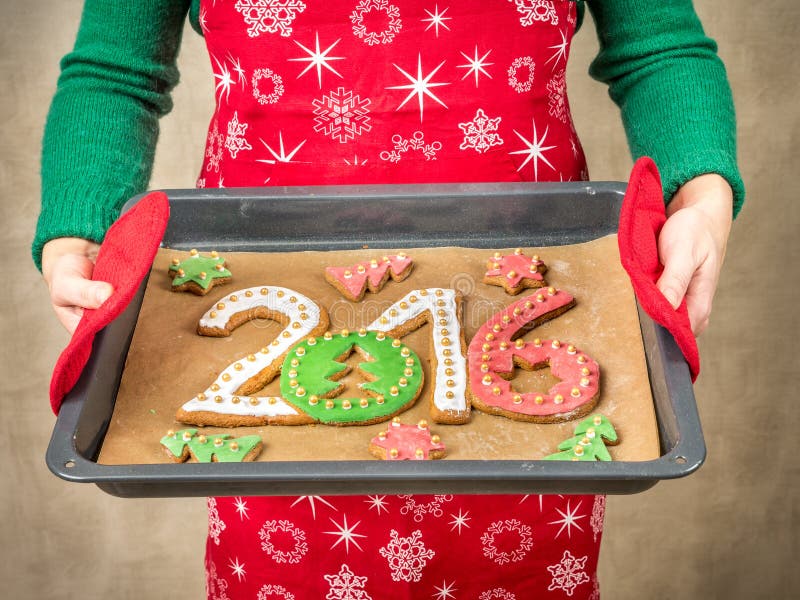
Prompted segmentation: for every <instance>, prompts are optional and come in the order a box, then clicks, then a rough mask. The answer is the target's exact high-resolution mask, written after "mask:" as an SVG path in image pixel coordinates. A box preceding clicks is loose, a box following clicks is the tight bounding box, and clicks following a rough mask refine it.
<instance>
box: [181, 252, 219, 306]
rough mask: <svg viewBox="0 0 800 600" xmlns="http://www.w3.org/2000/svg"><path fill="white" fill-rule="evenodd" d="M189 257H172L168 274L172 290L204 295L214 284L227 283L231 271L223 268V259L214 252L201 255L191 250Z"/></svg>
mask: <svg viewBox="0 0 800 600" xmlns="http://www.w3.org/2000/svg"><path fill="white" fill-rule="evenodd" d="M189 254H190V256H189V258H187V259H186V260H184V261H181V260H179V259H177V258H173V259H172V264H171V265H170V267H169V276H170V277H172V291H173V292H191V293H193V294H197V295H198V296H205V295H206V294H207V293H208V292H209V291H211V288H213V287H214V286H215V285H221V284H223V283H228V282H229V281H230V280H231V272H230V271H229V270H228V269H226V268H225V259H224V258H222V257H221V256H219V255H218V254H217V253H216V252H212V253H211V256H203V255H201V254H200V253H199V252H198V251H197V250H192V251H191V252H190V253H189Z"/></svg>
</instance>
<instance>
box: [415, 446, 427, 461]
mask: <svg viewBox="0 0 800 600" xmlns="http://www.w3.org/2000/svg"><path fill="white" fill-rule="evenodd" d="M414 456H416V457H417V459H420V458H425V451H424V450H423V449H422V448H417V449H416V450H414Z"/></svg>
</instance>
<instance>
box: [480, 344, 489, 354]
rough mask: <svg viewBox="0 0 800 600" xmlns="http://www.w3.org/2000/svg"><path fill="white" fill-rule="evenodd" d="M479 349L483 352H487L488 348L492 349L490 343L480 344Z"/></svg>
mask: <svg viewBox="0 0 800 600" xmlns="http://www.w3.org/2000/svg"><path fill="white" fill-rule="evenodd" d="M481 349H482V350H483V351H484V352H488V351H489V350H491V349H492V345H491V344H484V345H483V346H481Z"/></svg>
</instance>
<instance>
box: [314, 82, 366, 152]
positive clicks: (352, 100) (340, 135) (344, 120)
mask: <svg viewBox="0 0 800 600" xmlns="http://www.w3.org/2000/svg"><path fill="white" fill-rule="evenodd" d="M313 104H314V114H315V115H316V116H315V117H314V131H316V132H317V133H323V134H325V135H329V136H331V137H332V138H333V139H334V140H339V142H341V143H342V144H346V143H347V142H348V141H350V140H352V139H354V138H355V137H356V136H357V135H361V134H362V133H364V132H365V131H370V130H371V129H372V125H371V124H370V117H369V116H368V113H369V109H368V108H367V107H368V106H369V105H370V100H369V98H364V99H363V100H362V99H361V97H360V96H355V95H353V91H352V90H345V89H344V88H343V87H340V88H338V89H337V90H336V91H335V92H333V91H332V92H330V94H328V95H324V96H322V98H320V99H315V100H314V102H313Z"/></svg>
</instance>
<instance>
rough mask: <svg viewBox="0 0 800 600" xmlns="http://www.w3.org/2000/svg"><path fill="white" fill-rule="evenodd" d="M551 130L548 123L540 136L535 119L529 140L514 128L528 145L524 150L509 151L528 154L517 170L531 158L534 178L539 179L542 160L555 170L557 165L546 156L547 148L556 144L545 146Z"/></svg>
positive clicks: (549, 148) (551, 147) (550, 148)
mask: <svg viewBox="0 0 800 600" xmlns="http://www.w3.org/2000/svg"><path fill="white" fill-rule="evenodd" d="M549 130H550V126H549V125H548V126H547V127H545V129H544V133H543V134H542V137H541V138H540V137H539V136H538V134H537V133H536V121H533V137H532V138H531V139H530V140H528V139H525V137H523V135H522V134H521V133H520V132H519V131H517V130H516V129H515V130H514V133H516V134H517V137H518V138H519V139H520V140H522V142H523V143H524V144H525V145H526V146H527V148H525V149H524V150H514V151H513V152H509V154H527V156H526V157H525V160H524V161H522V164H521V165H520V166H519V167H517V171H521V170H522V169H523V168H524V167H525V165H527V164H528V163H529V162H530V161H531V160H532V161H533V180H534V181H539V161H540V160H541V161H542V162H543V163H544V164H546V165H547V166H548V167H550V168H551V169H553V170H554V171H555V167H554V166H553V165H552V164H551V163H550V161H549V160H547V158H545V156H544V153H545V152H546V151H547V150H552V149H554V148H555V147H556V146H545V145H544V143H545V140H546V139H547V132H548V131H549Z"/></svg>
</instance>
